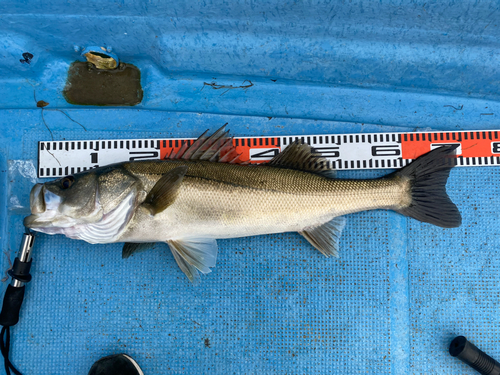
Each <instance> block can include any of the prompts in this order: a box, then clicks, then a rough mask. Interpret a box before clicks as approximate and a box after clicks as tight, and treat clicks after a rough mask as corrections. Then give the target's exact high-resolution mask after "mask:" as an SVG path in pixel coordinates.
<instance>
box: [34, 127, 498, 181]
mask: <svg viewBox="0 0 500 375" xmlns="http://www.w3.org/2000/svg"><path fill="white" fill-rule="evenodd" d="M498 133H499V131H470V132H465V131H461V132H426V133H370V134H321V135H305V136H278V137H240V138H234V145H235V146H236V150H237V152H238V153H241V154H242V157H241V159H242V160H245V159H250V160H251V162H252V163H260V162H266V161H269V160H270V159H272V157H273V156H275V155H277V154H278V153H279V152H280V151H281V150H283V149H284V148H285V147H286V146H287V145H289V144H290V143H292V142H294V141H295V140H296V139H299V140H301V141H302V142H304V143H308V144H309V145H311V146H312V147H313V148H314V149H315V151H316V152H319V153H321V154H322V155H323V156H324V157H325V158H326V159H328V160H329V161H330V162H331V163H332V167H333V168H336V169H385V168H401V167H403V166H405V165H407V164H408V163H410V162H411V161H412V160H413V159H415V158H416V157H418V156H420V155H422V154H424V153H426V152H428V151H430V150H432V149H433V148H436V147H439V146H441V145H443V144H458V146H459V147H458V155H459V158H458V159H459V160H458V165H459V166H468V165H470V166H485V165H500V139H499V137H498V136H499V134H498ZM194 141H195V139H194V138H184V139H117V140H115V139H113V140H80V141H50V142H39V145H38V177H40V178H45V177H61V176H66V175H69V174H74V173H78V172H82V171H86V170H88V169H92V168H96V167H99V166H104V165H109V164H113V163H118V162H122V161H133V160H145V159H161V158H164V157H165V156H166V155H168V154H169V153H170V152H171V151H172V150H174V151H177V150H178V149H179V148H180V147H181V146H182V144H183V143H185V142H188V143H189V144H192V143H193V142H194Z"/></svg>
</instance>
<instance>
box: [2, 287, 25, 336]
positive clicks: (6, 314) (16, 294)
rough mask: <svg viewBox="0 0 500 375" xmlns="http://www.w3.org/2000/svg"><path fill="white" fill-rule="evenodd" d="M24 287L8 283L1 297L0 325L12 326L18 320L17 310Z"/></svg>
mask: <svg viewBox="0 0 500 375" xmlns="http://www.w3.org/2000/svg"><path fill="white" fill-rule="evenodd" d="M25 288H26V287H25V286H24V285H23V286H21V287H19V288H16V287H14V286H12V285H10V284H9V286H7V290H6V291H5V296H4V297H3V306H2V312H0V325H2V326H4V327H12V326H15V325H16V324H17V322H19V311H20V310H21V305H22V304H23V299H24V289H25Z"/></svg>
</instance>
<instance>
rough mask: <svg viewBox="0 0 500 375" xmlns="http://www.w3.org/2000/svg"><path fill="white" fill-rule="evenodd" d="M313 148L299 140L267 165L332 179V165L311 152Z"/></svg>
mask: <svg viewBox="0 0 500 375" xmlns="http://www.w3.org/2000/svg"><path fill="white" fill-rule="evenodd" d="M313 151H314V150H313V148H312V147H311V146H309V145H308V144H305V143H302V142H301V141H300V140H296V141H295V142H293V143H291V144H290V145H288V147H287V148H285V149H284V150H283V151H282V152H281V153H279V154H278V155H276V156H275V157H274V158H273V159H271V161H270V162H269V163H268V165H270V166H274V167H281V168H290V169H298V170H301V171H307V172H313V173H318V174H321V175H323V176H325V177H330V178H334V177H335V170H334V169H333V168H332V163H331V162H330V161H329V160H327V159H325V158H323V157H322V156H321V154H320V153H316V152H313Z"/></svg>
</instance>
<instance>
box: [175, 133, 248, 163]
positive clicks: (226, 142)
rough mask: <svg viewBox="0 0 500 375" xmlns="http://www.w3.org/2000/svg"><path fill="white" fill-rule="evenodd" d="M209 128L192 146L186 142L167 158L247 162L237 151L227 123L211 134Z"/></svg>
mask: <svg viewBox="0 0 500 375" xmlns="http://www.w3.org/2000/svg"><path fill="white" fill-rule="evenodd" d="M207 133H208V130H207V131H206V132H205V133H203V134H202V135H201V136H200V137H199V138H198V139H197V140H196V141H195V142H194V143H193V144H192V145H191V146H188V143H184V144H183V145H182V147H181V148H180V149H179V151H177V152H176V153H172V154H171V155H170V156H168V157H167V159H184V160H205V161H212V162H219V163H231V164H245V162H246V161H245V160H241V159H240V156H241V154H238V153H237V152H236V148H235V147H234V145H233V138H232V137H228V133H229V132H228V131H226V125H224V126H222V127H221V128H220V129H219V130H217V131H216V132H215V133H214V134H212V135H211V136H208V135H207Z"/></svg>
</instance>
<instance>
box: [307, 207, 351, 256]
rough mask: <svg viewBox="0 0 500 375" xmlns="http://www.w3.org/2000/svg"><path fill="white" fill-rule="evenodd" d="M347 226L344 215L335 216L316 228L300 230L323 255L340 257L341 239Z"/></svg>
mask: <svg viewBox="0 0 500 375" xmlns="http://www.w3.org/2000/svg"><path fill="white" fill-rule="evenodd" d="M344 227H345V218H344V217H343V216H338V217H334V218H333V219H332V220H330V221H329V222H327V223H325V224H322V225H320V226H318V227H314V228H306V229H304V230H303V231H301V232H299V233H300V234H301V235H303V236H304V238H305V239H306V240H307V241H309V243H310V244H311V245H313V246H314V247H315V248H316V249H318V250H319V251H320V252H321V253H322V254H323V255H325V256H326V257H329V256H331V255H333V256H334V257H338V252H339V239H340V234H341V233H342V230H343V229H344Z"/></svg>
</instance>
